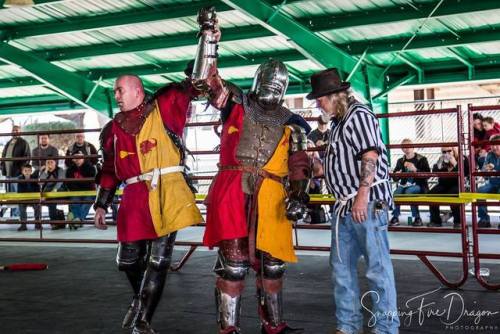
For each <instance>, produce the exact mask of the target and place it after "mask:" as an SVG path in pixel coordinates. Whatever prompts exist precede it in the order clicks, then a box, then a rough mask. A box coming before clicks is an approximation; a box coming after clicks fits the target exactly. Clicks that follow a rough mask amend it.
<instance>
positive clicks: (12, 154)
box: [0, 125, 30, 216]
mask: <svg viewBox="0 0 500 334" xmlns="http://www.w3.org/2000/svg"><path fill="white" fill-rule="evenodd" d="M20 130H21V127H20V126H19V125H14V126H13V127H12V138H11V139H10V140H9V141H8V142H7V144H5V146H4V148H3V151H2V158H27V159H26V160H16V161H2V162H0V166H1V168H2V174H3V175H4V176H5V177H6V178H7V179H13V178H16V177H18V176H19V175H21V168H22V166H23V165H24V164H26V163H28V162H29V157H30V146H29V144H28V142H27V141H26V140H24V139H23V138H22V137H20V136H19V135H18V133H19V131H20ZM5 188H6V191H7V192H17V183H7V184H6V185H5ZM2 211H3V210H2ZM16 211H17V208H15V209H12V211H11V216H15V215H16V213H17V212H16Z"/></svg>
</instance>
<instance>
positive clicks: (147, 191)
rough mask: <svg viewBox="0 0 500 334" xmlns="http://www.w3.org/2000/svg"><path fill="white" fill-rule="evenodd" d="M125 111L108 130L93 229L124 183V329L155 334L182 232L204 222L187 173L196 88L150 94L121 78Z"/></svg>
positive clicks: (178, 86)
mask: <svg viewBox="0 0 500 334" xmlns="http://www.w3.org/2000/svg"><path fill="white" fill-rule="evenodd" d="M114 92H115V99H116V102H117V104H118V106H119V108H120V112H119V113H118V114H116V115H115V117H114V118H113V120H112V121H110V122H109V123H108V124H107V125H106V126H105V127H104V128H103V130H102V133H101V136H100V141H101V149H102V152H103V166H102V170H101V172H100V174H99V175H98V177H97V179H96V183H97V184H98V185H99V188H98V192H97V197H96V201H95V203H94V209H95V211H96V214H95V226H96V227H97V228H98V229H106V228H107V226H106V223H105V215H106V210H107V209H108V207H109V205H110V204H111V203H112V201H113V197H114V194H115V190H116V188H117V186H118V185H119V184H120V183H122V182H123V183H125V185H126V186H125V189H124V191H123V195H122V199H121V205H120V209H119V210H118V217H117V233H118V241H119V246H118V254H117V257H116V260H117V263H118V268H119V270H121V271H124V272H125V273H126V275H127V278H128V280H129V281H130V284H131V285H132V289H133V291H134V297H133V299H132V303H131V305H130V307H129V309H128V311H127V313H126V315H125V318H124V320H123V323H122V326H123V327H124V328H130V329H132V333H134V334H139V333H156V331H154V330H153V329H152V328H151V320H152V318H153V314H154V311H155V309H156V306H157V305H158V302H159V301H160V298H161V294H162V291H163V287H164V284H165V279H166V275H167V270H168V268H169V266H170V260H171V256H172V250H173V247H174V242H175V236H176V232H177V231H178V230H180V229H182V228H184V227H187V226H190V225H193V224H198V223H200V222H202V220H203V219H202V217H201V214H200V212H199V210H198V208H197V206H196V203H195V197H194V194H193V192H192V191H191V188H190V186H189V185H188V183H187V182H186V175H185V173H184V147H183V144H182V140H181V137H182V134H183V130H184V126H185V124H186V114H187V112H188V110H189V108H190V103H191V100H192V99H193V98H194V97H195V96H196V95H197V91H196V90H195V89H194V88H193V86H192V85H191V82H190V81H189V80H185V81H183V82H181V83H172V84H169V85H167V86H166V87H164V88H162V89H160V90H159V91H158V92H156V93H155V94H154V95H153V96H152V97H150V98H148V97H147V96H146V94H145V93H144V88H143V85H142V82H141V80H140V78H138V77H137V76H134V75H123V76H120V77H119V78H118V79H116V82H115V86H114Z"/></svg>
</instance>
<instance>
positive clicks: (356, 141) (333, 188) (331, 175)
mask: <svg viewBox="0 0 500 334" xmlns="http://www.w3.org/2000/svg"><path fill="white" fill-rule="evenodd" d="M349 102H350V103H349V109H348V111H347V112H346V115H345V116H344V117H343V119H341V120H338V122H336V121H335V120H333V121H332V127H331V131H330V137H329V142H328V147H327V150H326V155H325V159H324V166H323V167H324V171H325V179H326V185H327V187H328V190H329V191H330V192H331V193H332V194H333V195H334V196H335V198H337V199H342V198H346V197H347V196H349V195H351V194H353V193H355V192H357V191H358V188H359V182H360V168H361V156H362V155H363V154H364V153H366V152H368V151H371V150H376V151H377V152H378V154H379V157H378V161H377V170H376V174H375V179H374V182H377V181H379V180H389V166H388V160H387V149H386V147H385V145H384V143H383V142H382V135H381V133H380V127H379V124H378V120H377V118H376V117H375V115H374V114H373V112H372V111H371V110H370V109H368V107H367V106H365V105H363V104H361V103H359V102H357V101H356V100H354V99H352V100H350V101H349ZM369 200H370V201H374V200H384V201H386V202H387V203H388V205H389V207H392V206H393V199H392V191H391V185H390V183H389V182H382V183H381V184H378V185H375V186H373V187H372V188H371V189H370V199H369ZM353 201H354V199H351V200H349V201H348V202H347V204H346V205H345V206H344V207H343V208H342V209H341V212H340V216H341V217H344V216H345V215H346V214H347V213H348V212H350V211H351V208H352V203H353ZM339 205H340V203H339V201H336V202H335V211H337V210H338V209H339Z"/></svg>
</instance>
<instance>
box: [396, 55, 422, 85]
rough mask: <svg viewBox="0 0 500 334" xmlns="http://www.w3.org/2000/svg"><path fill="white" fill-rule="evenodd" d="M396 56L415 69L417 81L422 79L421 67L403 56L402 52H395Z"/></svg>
mask: <svg viewBox="0 0 500 334" xmlns="http://www.w3.org/2000/svg"><path fill="white" fill-rule="evenodd" d="M396 57H398V58H399V59H401V60H402V61H403V62H405V63H406V64H407V65H408V66H410V67H411V68H413V69H414V70H415V71H417V75H418V82H422V81H424V70H423V69H422V67H420V66H418V65H417V64H415V63H414V62H412V61H411V60H410V59H408V57H406V56H404V55H403V54H402V53H397V54H396Z"/></svg>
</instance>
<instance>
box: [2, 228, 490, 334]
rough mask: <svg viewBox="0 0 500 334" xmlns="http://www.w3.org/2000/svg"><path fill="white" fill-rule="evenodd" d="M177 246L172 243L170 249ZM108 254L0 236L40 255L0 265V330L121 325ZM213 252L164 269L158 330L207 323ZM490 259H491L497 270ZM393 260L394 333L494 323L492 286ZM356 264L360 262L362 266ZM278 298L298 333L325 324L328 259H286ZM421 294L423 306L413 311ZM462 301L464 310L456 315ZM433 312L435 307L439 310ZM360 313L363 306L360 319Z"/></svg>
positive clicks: (5, 257)
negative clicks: (24, 266)
mask: <svg viewBox="0 0 500 334" xmlns="http://www.w3.org/2000/svg"><path fill="white" fill-rule="evenodd" d="M81 232H82V233H85V232H84V231H81ZM181 255H182V253H181V252H178V251H177V252H176V253H175V258H179V257H180V256H181ZM114 256H115V250H114V249H113V248H110V247H109V246H105V247H61V246H52V247H48V246H47V245H44V246H35V245H31V247H26V246H19V245H15V246H14V245H8V246H0V263H2V264H5V263H14V262H45V263H48V264H49V268H48V270H45V271H39V272H0V287H1V291H2V293H1V294H0V324H1V326H0V327H1V333H9V334H10V333H37V334H38V333H39V334H44V333H51V334H54V333H61V334H62V333H64V334H66V333H71V334H80V333H82V334H88V333H91V334H93V333H96V334H97V333H100V334H101V333H125V331H123V330H121V329H120V327H119V326H120V323H121V320H122V317H123V315H124V312H125V311H126V308H127V305H128V302H129V300H130V292H131V289H130V288H129V286H128V284H127V281H126V279H125V277H124V276H123V274H122V273H120V272H118V271H117V270H116V268H115V265H114ZM214 259H215V253H214V252H210V251H207V252H197V253H195V255H194V256H193V258H192V259H191V260H190V261H189V262H188V263H187V265H186V266H185V267H184V268H183V269H182V271H180V272H175V273H170V274H169V278H168V280H167V286H166V289H165V292H164V296H163V301H162V302H161V304H160V306H159V308H158V311H157V313H156V316H155V320H154V325H155V328H156V329H158V330H159V331H160V333H163V334H165V333H183V334H191V333H216V330H215V324H214V322H215V312H214V302H213V283H214V275H213V274H212V272H211V267H212V265H213V263H214ZM440 267H441V268H442V269H443V271H445V272H447V273H448V274H449V275H450V277H458V276H459V275H460V274H459V270H458V269H459V267H458V266H456V265H454V264H453V263H440ZM499 267H500V266H498V265H495V266H494V268H493V269H495V270H497V272H498V271H499V269H500V268H499ZM394 268H395V276H396V285H397V289H398V307H399V311H400V313H401V321H402V326H401V329H400V333H402V334H406V333H415V334H424V333H425V334H427V333H429V334H433V333H436V334H437V333H439V334H442V333H446V332H453V333H471V332H476V331H471V330H470V329H469V327H468V326H472V325H475V324H474V321H475V320H476V321H478V323H477V326H481V328H482V330H477V332H480V333H499V331H500V313H496V314H495V313H494V312H498V311H500V298H498V297H499V295H498V292H489V291H486V290H484V289H483V288H482V287H480V286H479V285H478V284H477V283H476V282H475V281H474V280H469V281H468V282H467V283H466V285H465V286H464V287H463V289H461V290H459V291H451V290H447V289H444V288H442V287H441V286H440V284H438V282H437V281H436V279H435V278H434V277H433V276H432V275H431V274H430V273H429V271H428V270H427V269H426V268H425V267H424V266H423V265H422V264H421V263H420V262H417V261H407V260H394ZM363 271H364V268H363V265H360V272H361V276H362V275H363ZM360 283H361V288H362V291H367V290H368V284H367V281H366V279H364V278H361V280H360ZM450 294H451V295H450ZM452 297H453V298H454V299H453V302H452V303H451V304H450V301H451V300H452V299H451V298H452ZM284 299H285V301H286V303H287V304H286V307H285V317H286V318H287V319H288V320H289V322H290V323H291V324H292V325H293V326H296V327H303V328H305V329H306V331H305V333H313V334H322V333H325V334H327V333H331V332H332V331H333V329H334V328H335V319H334V316H333V314H334V305H333V301H332V290H331V280H330V267H329V265H328V259H327V258H325V257H324V256H305V255H304V256H301V257H300V261H299V263H298V264H294V265H290V267H289V270H288V272H287V276H286V282H285V293H284ZM421 302H423V303H424V304H426V305H428V306H426V307H424V308H423V313H421V315H422V317H421V318H420V320H419V318H418V315H419V313H418V308H419V305H420V303H421ZM366 305H367V306H368V307H369V306H370V305H371V302H370V301H368V302H367V303H366ZM450 305H451V306H450ZM462 305H464V307H465V308H466V309H467V310H468V312H467V313H466V314H465V315H464V312H461V306H462ZM448 311H449V318H448V320H447V319H446V316H447V315H448V313H447V312H448ZM438 312H444V314H443V315H441V316H439V315H437V314H436V313H438ZM472 312H474V313H472ZM477 312H483V313H482V316H477V315H476V316H473V314H477ZM369 316H370V315H369V314H368V313H367V312H365V324H366V321H367V319H368V318H369ZM446 321H449V322H453V321H456V323H455V324H454V327H453V330H451V329H450V328H449V327H446V325H444V324H443V323H442V322H446ZM242 328H243V333H252V334H255V333H259V329H258V318H257V313H256V306H255V288H254V283H253V274H252V275H250V277H248V278H247V288H246V290H245V292H244V299H243V319H242ZM477 328H479V327H477Z"/></svg>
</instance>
